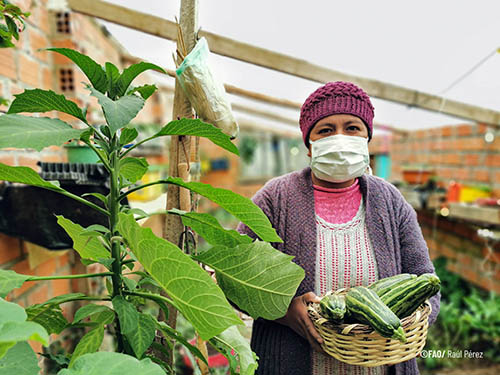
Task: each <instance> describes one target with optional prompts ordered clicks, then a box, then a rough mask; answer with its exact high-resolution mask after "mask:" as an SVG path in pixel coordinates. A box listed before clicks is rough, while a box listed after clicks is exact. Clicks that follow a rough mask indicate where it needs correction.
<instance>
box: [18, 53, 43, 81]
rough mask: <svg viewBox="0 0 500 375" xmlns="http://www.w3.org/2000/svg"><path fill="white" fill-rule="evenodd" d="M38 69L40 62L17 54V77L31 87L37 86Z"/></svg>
mask: <svg viewBox="0 0 500 375" xmlns="http://www.w3.org/2000/svg"><path fill="white" fill-rule="evenodd" d="M39 71H40V64H39V63H37V62H36V61H34V60H32V59H30V58H28V57H26V56H24V55H20V56H19V79H20V80H21V81H22V82H25V83H27V84H28V85H30V86H32V87H38V86H39V85H40V80H39V79H38V73H39Z"/></svg>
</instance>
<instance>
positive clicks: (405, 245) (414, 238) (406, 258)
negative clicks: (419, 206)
mask: <svg viewBox="0 0 500 375" xmlns="http://www.w3.org/2000/svg"><path fill="white" fill-rule="evenodd" d="M393 194H397V195H399V196H400V197H401V199H398V201H399V202H400V204H399V207H398V208H399V239H400V252H401V272H402V273H413V274H416V275H421V274H423V273H434V274H435V270H434V265H433V264H432V262H431V259H430V257H429V249H428V247H427V243H426V242H425V239H424V236H423V234H422V230H421V228H420V225H419V224H418V221H417V213H416V212H415V209H414V208H413V207H412V206H411V205H410V204H409V203H408V202H407V201H406V200H405V199H404V198H403V197H402V195H401V193H400V192H399V190H397V189H396V188H393ZM440 300H441V293H438V294H436V295H435V296H433V297H431V298H430V300H429V302H430V303H431V305H432V312H431V314H430V316H429V324H433V323H434V322H435V320H436V318H437V316H438V314H439V305H440Z"/></svg>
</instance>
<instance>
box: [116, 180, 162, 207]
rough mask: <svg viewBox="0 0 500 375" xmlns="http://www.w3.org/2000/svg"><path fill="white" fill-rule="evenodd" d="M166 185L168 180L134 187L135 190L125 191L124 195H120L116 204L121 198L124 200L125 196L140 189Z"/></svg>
mask: <svg viewBox="0 0 500 375" xmlns="http://www.w3.org/2000/svg"><path fill="white" fill-rule="evenodd" d="M167 183H168V180H158V181H154V182H149V183H147V184H143V185H139V186H136V187H135V188H132V189H129V190H127V191H126V192H125V193H122V194H121V195H120V196H119V197H118V202H120V201H121V200H122V199H123V198H125V197H126V196H127V195H129V194H132V193H133V192H134V191H137V190H141V189H144V188H147V187H148V186H152V185H158V184H167Z"/></svg>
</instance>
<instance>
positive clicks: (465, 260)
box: [457, 253, 472, 268]
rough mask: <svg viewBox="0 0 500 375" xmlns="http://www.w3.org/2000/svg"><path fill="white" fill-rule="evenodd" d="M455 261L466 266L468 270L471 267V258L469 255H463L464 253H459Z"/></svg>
mask: <svg viewBox="0 0 500 375" xmlns="http://www.w3.org/2000/svg"><path fill="white" fill-rule="evenodd" d="M457 261H458V262H459V263H460V264H461V265H462V266H466V267H467V268H470V266H471V265H472V258H471V257H470V255H467V254H464V253H459V254H458V256H457Z"/></svg>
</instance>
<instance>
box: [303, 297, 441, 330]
mask: <svg viewBox="0 0 500 375" xmlns="http://www.w3.org/2000/svg"><path fill="white" fill-rule="evenodd" d="M307 310H308V314H309V317H310V318H311V320H312V321H313V322H314V323H316V324H318V325H322V326H323V327H324V328H326V329H330V330H335V331H336V332H338V333H342V332H343V333H344V334H346V333H352V334H356V333H359V334H369V333H371V332H374V329H373V328H372V327H371V326H369V325H368V324H363V323H341V324H335V323H333V322H331V321H329V320H327V319H325V318H323V317H322V316H321V315H320V314H319V312H318V311H319V303H314V302H312V303H308V305H307ZM431 311H432V306H431V304H430V302H429V300H426V301H425V302H424V303H423V304H422V305H420V306H419V307H418V309H416V310H415V311H414V312H413V313H412V314H411V315H409V316H407V317H405V318H403V319H401V326H402V327H403V329H405V328H408V327H409V326H411V325H413V324H415V323H416V322H419V321H421V320H422V319H424V318H425V319H427V318H428V317H429V315H430V313H431Z"/></svg>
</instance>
